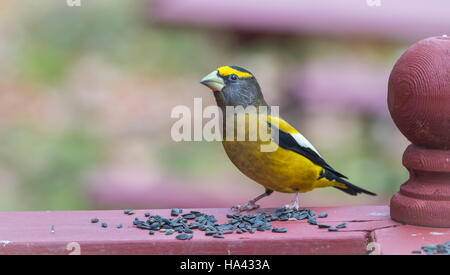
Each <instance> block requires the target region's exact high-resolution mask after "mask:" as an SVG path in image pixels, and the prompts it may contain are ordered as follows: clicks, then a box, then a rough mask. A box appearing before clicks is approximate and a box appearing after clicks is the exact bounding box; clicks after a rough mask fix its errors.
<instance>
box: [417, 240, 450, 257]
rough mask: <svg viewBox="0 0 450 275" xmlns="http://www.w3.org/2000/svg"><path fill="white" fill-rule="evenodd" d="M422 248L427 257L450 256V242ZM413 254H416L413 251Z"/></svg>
mask: <svg viewBox="0 0 450 275" xmlns="http://www.w3.org/2000/svg"><path fill="white" fill-rule="evenodd" d="M421 248H422V250H423V251H424V252H425V253H426V254H427V255H435V254H440V255H450V241H448V242H445V243H442V244H437V245H433V244H428V245H423V246H422V247H421ZM415 251H419V250H415ZM413 253H415V252H414V251H413ZM420 253H421V251H420Z"/></svg>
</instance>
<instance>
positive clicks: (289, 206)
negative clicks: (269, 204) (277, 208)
mask: <svg viewBox="0 0 450 275" xmlns="http://www.w3.org/2000/svg"><path fill="white" fill-rule="evenodd" d="M283 208H284V209H293V210H296V211H298V210H299V209H300V206H299V205H298V202H292V203H290V204H286V205H285V206H283Z"/></svg>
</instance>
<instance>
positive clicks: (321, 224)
mask: <svg viewBox="0 0 450 275" xmlns="http://www.w3.org/2000/svg"><path fill="white" fill-rule="evenodd" d="M317 226H318V227H319V228H330V227H331V225H328V224H323V223H318V224H317Z"/></svg>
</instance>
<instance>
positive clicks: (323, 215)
mask: <svg viewBox="0 0 450 275" xmlns="http://www.w3.org/2000/svg"><path fill="white" fill-rule="evenodd" d="M326 217H328V214H327V213H325V212H323V213H320V214H319V215H317V218H326Z"/></svg>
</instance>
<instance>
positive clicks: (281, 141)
mask: <svg viewBox="0 0 450 275" xmlns="http://www.w3.org/2000/svg"><path fill="white" fill-rule="evenodd" d="M267 123H268V124H269V126H270V127H272V128H273V129H275V130H278V132H279V135H278V140H276V138H275V142H276V143H277V144H278V145H279V146H280V147H281V148H284V149H287V150H291V151H293V152H296V153H298V154H300V155H302V156H304V157H305V158H308V159H309V160H310V161H312V162H313V163H315V164H317V165H319V166H321V167H323V168H324V169H326V170H328V171H329V172H332V173H333V174H335V175H336V176H338V177H341V178H347V177H346V176H344V175H342V174H341V173H339V172H337V171H336V170H334V169H333V168H332V167H331V166H330V165H328V163H326V162H325V160H324V159H323V158H322V157H321V156H320V154H319V152H317V150H316V148H314V146H312V144H311V143H310V142H309V141H308V140H307V139H306V138H305V137H304V136H303V135H302V134H300V133H295V134H290V133H286V132H284V131H282V130H280V129H278V128H276V127H275V126H273V125H272V124H271V123H270V122H267Z"/></svg>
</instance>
